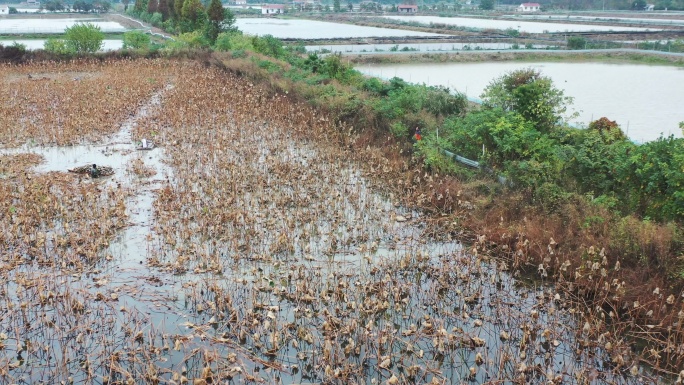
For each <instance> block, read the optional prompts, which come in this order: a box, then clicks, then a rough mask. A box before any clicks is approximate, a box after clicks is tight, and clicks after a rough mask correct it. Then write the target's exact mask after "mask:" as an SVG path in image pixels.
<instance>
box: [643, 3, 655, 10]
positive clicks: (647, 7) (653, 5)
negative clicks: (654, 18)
mask: <svg viewBox="0 0 684 385" xmlns="http://www.w3.org/2000/svg"><path fill="white" fill-rule="evenodd" d="M654 9H655V4H646V6H645V7H644V11H652V10H654Z"/></svg>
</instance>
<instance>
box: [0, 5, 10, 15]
mask: <svg viewBox="0 0 684 385" xmlns="http://www.w3.org/2000/svg"><path fill="white" fill-rule="evenodd" d="M0 15H9V5H0Z"/></svg>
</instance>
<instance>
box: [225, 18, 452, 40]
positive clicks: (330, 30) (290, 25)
mask: <svg viewBox="0 0 684 385" xmlns="http://www.w3.org/2000/svg"><path fill="white" fill-rule="evenodd" d="M235 25H236V26H237V27H238V29H240V31H242V32H244V33H247V34H250V35H259V36H263V35H273V36H274V37H276V38H279V39H284V38H290V39H350V38H359V37H394V36H443V35H439V34H436V33H429V32H416V31H407V30H402V29H394V28H377V27H363V26H358V25H351V24H341V23H330V22H324V21H313V20H297V19H265V18H252V19H250V18H244V19H243V18H240V19H237V20H236V21H235Z"/></svg>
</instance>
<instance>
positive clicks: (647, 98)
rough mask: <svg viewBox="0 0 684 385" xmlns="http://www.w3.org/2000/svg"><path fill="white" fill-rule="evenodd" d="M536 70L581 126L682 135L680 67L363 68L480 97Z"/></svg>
mask: <svg viewBox="0 0 684 385" xmlns="http://www.w3.org/2000/svg"><path fill="white" fill-rule="evenodd" d="M526 67H532V68H535V69H538V70H539V71H541V73H542V74H543V75H545V76H548V77H550V78H551V79H552V80H553V82H554V85H555V86H556V87H558V88H560V89H562V90H563V91H564V92H565V95H566V96H570V97H573V98H574V103H573V104H572V106H571V107H570V108H569V109H568V111H569V112H573V111H574V112H578V113H579V117H578V118H577V119H576V120H571V121H572V122H574V123H577V124H578V125H587V124H588V123H589V122H590V121H592V120H596V119H599V118H601V117H604V116H605V117H607V118H609V119H611V120H615V121H617V123H618V124H619V125H620V127H621V128H622V130H623V131H624V132H625V133H626V134H627V135H628V136H629V137H630V138H632V139H633V140H634V141H637V142H645V141H651V140H654V139H657V138H658V137H659V136H660V135H661V134H662V135H665V136H668V135H674V136H675V137H681V136H682V131H681V129H679V126H678V125H679V122H681V121H684V110H682V108H681V105H680V104H681V103H680V101H681V100H684V91H683V90H684V70H682V69H681V68H677V67H666V66H649V65H642V64H609V63H556V62H553V63H539V62H535V63H518V62H516V63H512V62H500V63H436V64H432V63H424V64H386V65H364V66H361V67H358V68H357V69H358V70H360V71H361V72H363V73H365V74H368V75H373V76H379V77H381V78H385V79H389V78H391V77H394V76H397V77H400V78H402V79H404V80H406V81H409V82H413V83H425V84H428V85H442V86H445V87H449V88H450V89H452V90H457V91H459V92H463V93H465V94H466V95H467V96H468V97H471V98H479V97H480V95H481V94H482V91H483V90H484V88H485V87H486V86H487V85H488V84H489V83H490V82H491V81H492V80H494V79H495V78H497V77H499V76H502V75H504V74H505V73H507V72H510V71H513V70H517V69H521V68H526Z"/></svg>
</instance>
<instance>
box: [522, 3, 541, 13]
mask: <svg viewBox="0 0 684 385" xmlns="http://www.w3.org/2000/svg"><path fill="white" fill-rule="evenodd" d="M518 12H539V3H522V4H520V6H519V7H518Z"/></svg>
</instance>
